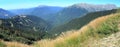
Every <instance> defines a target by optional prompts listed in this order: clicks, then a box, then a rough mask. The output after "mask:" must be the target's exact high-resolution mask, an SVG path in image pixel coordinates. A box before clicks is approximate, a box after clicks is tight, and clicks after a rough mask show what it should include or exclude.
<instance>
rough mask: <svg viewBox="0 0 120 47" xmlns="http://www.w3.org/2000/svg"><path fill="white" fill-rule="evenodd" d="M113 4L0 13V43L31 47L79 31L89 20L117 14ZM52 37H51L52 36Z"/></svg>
mask: <svg viewBox="0 0 120 47" xmlns="http://www.w3.org/2000/svg"><path fill="white" fill-rule="evenodd" d="M116 8H117V7H116V6H115V5H113V4H107V5H93V4H86V3H82V4H74V5H72V6H68V7H57V6H38V7H34V8H28V9H16V10H4V9H0V32H1V33H0V39H3V40H5V41H18V42H22V43H26V44H32V43H33V42H34V41H37V40H41V39H44V38H47V37H51V36H52V37H54V35H55V34H60V33H62V32H64V31H68V30H72V29H80V28H81V27H82V26H84V25H86V24H87V23H89V22H90V21H91V20H93V19H95V18H97V17H101V16H104V15H108V14H112V13H115V12H116ZM51 34H52V35H51Z"/></svg>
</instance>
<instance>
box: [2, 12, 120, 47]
mask: <svg viewBox="0 0 120 47" xmlns="http://www.w3.org/2000/svg"><path fill="white" fill-rule="evenodd" d="M119 21H120V11H117V12H116V13H113V14H110V15H106V16H102V17H99V18H96V19H95V20H92V21H91V22H89V24H87V25H85V26H83V27H82V28H81V29H79V30H71V31H69V32H66V33H63V34H61V35H60V36H58V37H57V38H55V39H43V40H41V41H39V42H36V43H35V44H33V45H30V46H28V45H24V44H20V43H16V42H3V41H1V43H0V46H8V47H12V46H14V47H24V46H26V47H96V46H97V47H98V46H99V47H103V46H105V47H109V46H114V47H118V46H119V40H120V37H119V28H120V27H119V25H120V22H119ZM114 38H117V39H114ZM104 42H105V43H104ZM114 43H115V44H114ZM106 44H108V45H106ZM109 44H110V45H109Z"/></svg>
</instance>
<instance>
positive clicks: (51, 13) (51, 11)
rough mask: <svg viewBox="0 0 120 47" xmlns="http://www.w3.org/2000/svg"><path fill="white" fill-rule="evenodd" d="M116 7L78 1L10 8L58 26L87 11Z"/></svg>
mask: <svg viewBox="0 0 120 47" xmlns="http://www.w3.org/2000/svg"><path fill="white" fill-rule="evenodd" d="M116 8H117V7H116V6H115V5H114V4H105V5H94V4H87V3H80V4H74V5H71V6H69V7H56V6H38V7H34V8H30V9H18V10H12V12H14V13H18V14H27V15H34V16H38V17H41V18H42V19H44V20H46V21H47V22H49V23H50V24H51V25H53V26H59V25H62V24H65V23H67V22H69V21H70V20H72V19H75V18H79V17H81V16H83V15H86V14H87V13H89V12H96V11H104V10H111V9H116ZM21 10H22V11H21ZM19 12H20V13H19Z"/></svg>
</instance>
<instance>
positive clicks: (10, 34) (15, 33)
mask: <svg viewBox="0 0 120 47" xmlns="http://www.w3.org/2000/svg"><path fill="white" fill-rule="evenodd" d="M0 21H1V24H0V39H3V40H4V41H18V42H21V43H25V44H32V43H33V42H34V41H37V40H40V39H43V37H44V35H45V34H46V32H45V31H47V30H48V29H49V28H50V25H49V24H48V23H47V22H46V21H44V20H43V19H41V18H39V17H36V16H31V15H22V16H19V15H18V16H14V17H12V18H9V19H0Z"/></svg>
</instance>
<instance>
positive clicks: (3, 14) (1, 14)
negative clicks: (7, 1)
mask: <svg viewBox="0 0 120 47" xmlns="http://www.w3.org/2000/svg"><path fill="white" fill-rule="evenodd" d="M12 16H15V14H14V13H12V12H10V11H8V10H4V9H2V8H0V18H9V17H12Z"/></svg>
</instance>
